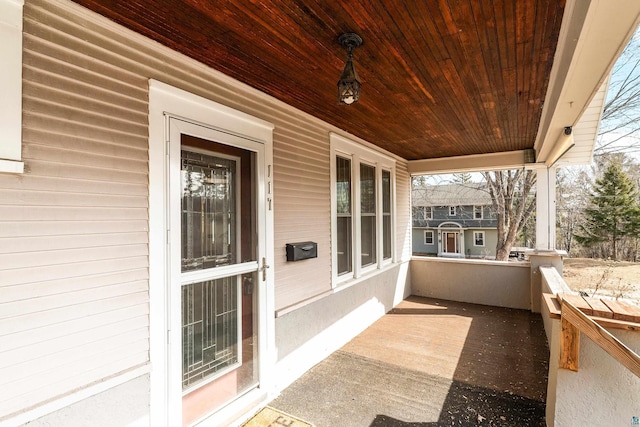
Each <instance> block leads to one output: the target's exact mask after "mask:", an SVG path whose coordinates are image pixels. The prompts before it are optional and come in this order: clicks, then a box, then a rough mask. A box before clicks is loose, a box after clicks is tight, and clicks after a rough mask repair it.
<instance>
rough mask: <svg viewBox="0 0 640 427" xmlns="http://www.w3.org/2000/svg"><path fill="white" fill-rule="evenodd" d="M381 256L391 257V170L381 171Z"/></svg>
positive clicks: (384, 257)
mask: <svg viewBox="0 0 640 427" xmlns="http://www.w3.org/2000/svg"><path fill="white" fill-rule="evenodd" d="M382 258H383V259H389V258H391V172H389V171H382Z"/></svg>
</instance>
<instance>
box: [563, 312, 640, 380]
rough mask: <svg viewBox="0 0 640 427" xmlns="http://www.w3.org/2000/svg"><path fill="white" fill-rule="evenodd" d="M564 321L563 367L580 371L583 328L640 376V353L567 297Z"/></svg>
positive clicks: (595, 340) (608, 351)
mask: <svg viewBox="0 0 640 427" xmlns="http://www.w3.org/2000/svg"><path fill="white" fill-rule="evenodd" d="M561 323H562V333H561V334H560V367H561V368H566V369H571V370H573V371H577V370H578V354H579V351H580V331H582V332H583V333H584V334H585V335H586V336H587V337H589V338H590V339H591V340H592V341H593V342H595V343H596V344H597V345H598V346H600V348H602V349H603V350H604V351H606V352H607V353H609V355H611V357H613V358H614V359H616V360H617V361H618V362H620V363H621V364H622V365H623V366H625V367H626V368H627V369H629V370H630V371H631V372H633V373H634V374H635V375H636V376H638V377H640V356H639V355H638V354H636V353H635V352H634V351H633V350H631V349H630V348H629V347H627V346H626V345H624V344H623V343H622V342H620V340H618V339H617V338H616V337H614V336H613V335H611V334H610V333H609V332H608V331H607V330H606V329H604V328H603V327H602V326H600V325H598V324H597V323H595V322H594V321H593V320H592V319H591V318H589V316H587V315H586V314H584V313H583V312H581V311H580V310H578V309H577V308H576V307H575V306H574V305H573V304H571V302H569V301H567V300H566V299H564V300H563V301H562V310H561ZM565 325H566V331H565ZM576 334H577V337H576ZM576 338H577V339H576Z"/></svg>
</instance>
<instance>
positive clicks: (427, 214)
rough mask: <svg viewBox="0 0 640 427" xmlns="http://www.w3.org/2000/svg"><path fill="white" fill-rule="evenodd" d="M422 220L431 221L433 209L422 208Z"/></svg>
mask: <svg viewBox="0 0 640 427" xmlns="http://www.w3.org/2000/svg"><path fill="white" fill-rule="evenodd" d="M423 209H424V219H433V208H432V207H431V206H424V207H423Z"/></svg>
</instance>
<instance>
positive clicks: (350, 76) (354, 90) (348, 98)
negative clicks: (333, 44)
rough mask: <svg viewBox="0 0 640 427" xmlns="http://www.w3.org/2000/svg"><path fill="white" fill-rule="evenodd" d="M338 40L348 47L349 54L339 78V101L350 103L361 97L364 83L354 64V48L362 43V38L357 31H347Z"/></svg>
mask: <svg viewBox="0 0 640 427" xmlns="http://www.w3.org/2000/svg"><path fill="white" fill-rule="evenodd" d="M338 41H339V42H340V44H341V45H342V46H343V47H345V48H346V49H347V52H348V54H349V56H348V57H347V63H346V64H344V70H343V71H342V75H341V76H340V80H338V103H340V104H347V105H349V104H353V103H354V102H357V101H358V100H359V99H360V87H361V86H362V84H361V83H360V78H359V77H358V73H357V72H356V68H355V66H354V65H353V49H355V48H356V47H358V46H360V45H361V44H362V38H361V37H360V36H359V35H357V34H356V33H346V34H342V35H341V36H340V37H339V38H338Z"/></svg>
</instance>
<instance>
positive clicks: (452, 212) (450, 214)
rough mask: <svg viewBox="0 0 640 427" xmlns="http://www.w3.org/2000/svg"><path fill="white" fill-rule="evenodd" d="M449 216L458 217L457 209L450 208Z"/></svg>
mask: <svg viewBox="0 0 640 427" xmlns="http://www.w3.org/2000/svg"><path fill="white" fill-rule="evenodd" d="M449 216H456V207H455V206H449Z"/></svg>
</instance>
